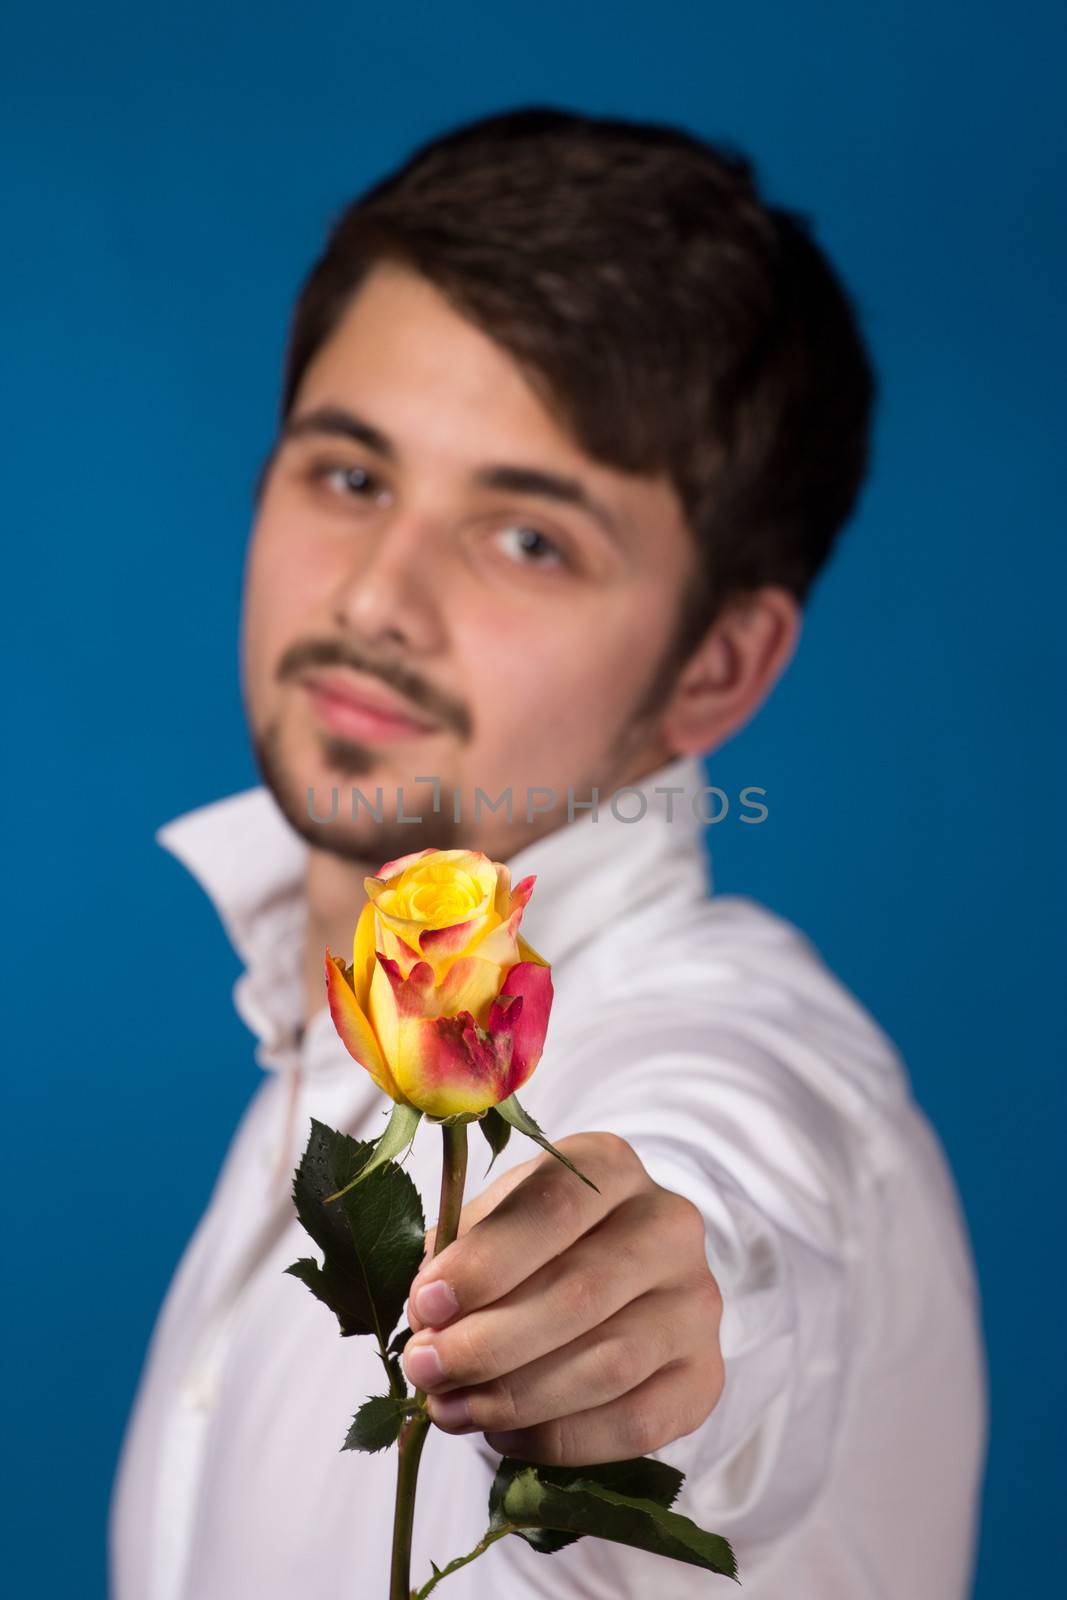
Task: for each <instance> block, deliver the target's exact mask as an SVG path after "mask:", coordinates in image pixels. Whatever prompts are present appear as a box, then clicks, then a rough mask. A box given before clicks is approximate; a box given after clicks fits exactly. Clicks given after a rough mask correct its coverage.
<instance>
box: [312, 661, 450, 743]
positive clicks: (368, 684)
mask: <svg viewBox="0 0 1067 1600" xmlns="http://www.w3.org/2000/svg"><path fill="white" fill-rule="evenodd" d="M300 681H301V684H302V686H303V688H304V689H305V691H306V692H307V695H308V698H309V700H310V702H311V706H312V709H313V711H314V713H315V716H316V717H317V719H318V720H319V721H320V722H322V723H324V724H326V726H327V727H329V728H331V729H332V730H333V731H334V732H335V733H343V734H348V735H349V736H350V737H351V738H356V739H363V740H366V741H368V742H370V743H374V744H392V743H397V742H399V741H401V740H404V739H413V738H419V737H423V736H425V735H426V734H428V733H436V732H437V729H438V726H439V724H437V723H435V722H431V721H430V720H429V719H428V718H426V717H423V716H421V715H420V714H419V713H417V712H414V711H412V710H410V709H409V708H408V706H407V704H406V702H405V701H403V700H401V699H399V697H398V696H396V695H394V694H392V692H391V691H390V690H387V689H385V688H384V687H382V686H381V685H380V684H378V683H376V682H374V681H373V680H372V679H370V678H363V677H361V676H359V675H358V674H357V673H351V672H346V671H340V670H332V671H329V672H327V671H321V672H313V673H308V674H307V675H306V676H305V677H303V678H302V679H301V680H300Z"/></svg>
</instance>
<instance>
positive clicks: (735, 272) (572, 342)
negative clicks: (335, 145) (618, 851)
mask: <svg viewBox="0 0 1067 1600" xmlns="http://www.w3.org/2000/svg"><path fill="white" fill-rule="evenodd" d="M385 259H391V260H396V261H400V262H402V263H403V264H405V265H408V266H411V267H413V268H414V269H415V270H417V271H418V272H419V273H421V274H422V275H423V276H425V277H426V278H428V279H429V280H431V281H432V282H433V284H434V285H435V286H436V287H437V289H438V290H439V291H440V292H441V293H443V294H444V295H445V297H446V298H447V299H448V300H449V302H450V303H451V304H452V305H453V306H454V308H455V309H456V310H457V312H459V313H460V314H461V315H463V316H464V317H466V318H467V319H468V320H469V321H470V322H472V323H474V324H475V325H476V326H478V327H479V328H480V329H481V330H482V331H483V332H484V333H485V334H487V335H488V336H489V337H490V338H492V339H493V340H494V341H495V342H496V343H497V344H499V345H500V346H501V347H502V348H503V349H505V350H506V351H507V352H508V353H509V354H510V355H511V356H512V357H513V358H514V359H515V360H516V362H517V363H518V364H519V365H520V367H521V368H522V370H523V373H524V376H525V377H526V379H527V381H528V382H529V383H530V384H531V386H532V387H533V388H534V390H535V392H536V393H537V394H538V397H539V398H540V400H541V401H542V403H543V404H544V405H545V406H546V407H547V409H548V410H549V411H550V413H551V414H552V415H553V417H554V418H555V420H556V421H557V422H558V423H559V424H560V425H561V426H562V427H563V428H564V429H565V431H566V432H567V433H568V434H569V436H570V437H572V438H573V439H575V440H576V442H577V443H578V444H579V446H580V447H581V448H582V449H583V450H584V451H585V452H586V454H588V455H589V456H591V457H593V458H594V459H595V460H597V461H599V462H601V463H603V464H604V465H606V466H609V467H613V468H616V469H618V470H621V471H624V472H633V473H640V474H648V475H653V476H654V475H659V474H662V473H665V474H667V475H668V478H669V480H670V481H671V482H672V483H673V485H674V488H675V491H676V493H677V494H678V497H679V499H680V501H681V503H682V505H683V507H684V510H685V512H686V515H687V518H688V521H689V524H690V527H691V529H692V531H693V534H694V538H695V541H696V547H697V552H698V566H697V570H698V573H699V581H698V583H697V584H695V585H694V586H693V589H692V591H691V592H690V593H689V594H687V596H686V597H685V605H684V607H683V610H684V613H685V617H684V620H683V624H682V627H681V630H680V635H681V636H680V637H679V639H678V645H679V646H680V657H681V659H685V656H686V655H687V654H688V651H689V649H690V647H691V646H693V645H695V644H696V642H697V640H698V639H699V638H700V637H701V635H702V634H703V632H704V630H705V629H706V628H707V627H708V626H709V625H710V623H711V621H712V619H713V617H714V616H715V615H716V614H717V613H718V611H719V609H720V608H721V607H722V606H723V605H724V604H725V603H726V601H728V600H729V599H730V598H731V597H734V596H735V595H737V594H739V593H742V592H744V591H746V590H751V589H754V588H757V587H759V586H760V585H762V584H781V585H783V586H784V587H785V588H787V589H789V590H790V591H791V592H792V593H793V594H794V595H796V597H797V598H798V599H799V600H803V599H804V598H805V596H806V594H807V592H808V589H809V587H810V585H811V583H812V581H813V579H814V578H815V576H816V574H817V573H818V571H819V569H820V567H821V566H822V565H823V563H824V562H825V561H826V559H827V557H828V555H829V553H830V550H831V548H832V546H833V543H834V540H835V537H836V535H837V533H838V531H839V530H840V528H841V526H842V524H843V523H844V522H845V521H846V519H847V518H848V516H849V514H850V512H851V511H852V508H853V506H854V503H855V500H856V497H857V495H858V493H859V489H860V485H861V483H862V481H863V477H864V473H865V471H866V467H867V462H868V452H869V429H870V417H871V410H872V405H873V399H874V388H875V383H874V376H873V373H872V370H871V366H870V362H869V359H868V355H867V352H866V350H865V347H864V343H863V340H862V338H861V336H860V333H859V330H858V328H857V324H856V318H855V314H854V311H853V308H852V305H851V303H850V300H849V297H848V295H847V293H846V291H845V289H844V288H843V286H842V284H841V282H840V281H839V279H838V278H837V276H836V275H835V273H834V271H833V269H832V267H831V266H830V264H829V262H828V261H827V259H826V257H825V255H824V254H823V253H822V251H821V250H820V248H819V247H818V245H816V244H815V243H814V241H813V239H812V237H811V234H810V231H809V223H808V222H807V220H806V219H805V218H804V217H802V216H800V215H798V214H796V213H794V212H789V211H785V210H782V209H780V208H778V207H775V206H770V205H767V204H766V203H765V202H764V201H763V200H762V199H761V198H760V196H759V194H758V193H757V189H756V184H755V178H754V174H753V170H752V166H751V164H750V163H749V161H747V160H746V159H745V158H744V157H743V156H741V155H740V154H738V153H736V152H734V151H728V150H726V149H724V148H721V147H718V146H715V145H711V144H708V143H706V142H704V141H703V140H701V139H698V138H696V137H695V136H694V135H692V134H690V133H688V132H686V131H684V130H682V129H679V128H676V127H673V126H670V125H666V124H662V123H649V122H637V121H630V120H622V119H618V118H604V117H592V116H585V115H582V114H579V113H575V112H570V111H564V110H558V109H555V108H553V107H547V106H531V107H526V108H522V109H518V110H512V111H506V112H503V113H500V114H496V115H491V116H488V117H484V118H482V119H480V120H477V121H474V122H470V123H466V124H464V125H462V126H460V127H457V128H455V129H453V130H451V131H449V132H447V133H445V134H444V135H442V136H440V137H438V138H435V139H431V140H430V141H428V142H427V143H425V144H423V145H422V146H420V147H419V148H418V149H416V150H415V152H414V153H413V154H412V155H411V156H410V157H409V158H408V160H407V161H406V162H405V163H404V164H403V165H402V166H401V167H400V168H399V169H397V170H396V171H395V172H394V173H392V174H390V175H389V176H387V177H386V178H384V179H382V180H381V181H380V182H378V183H377V184H375V185H374V186H373V187H372V188H370V189H369V190H367V191H365V192H364V193H363V194H362V195H361V196H360V197H358V198H357V199H356V200H354V201H353V202H352V203H351V204H350V205H348V206H347V207H346V208H345V209H344V210H343V211H342V212H341V214H340V216H339V217H338V218H337V220H336V221H335V223H334V225H333V227H332V230H331V232H330V234H329V238H328V241H327V243H326V247H325V249H324V251H323V253H322V255H321V256H320V258H319V260H318V261H317V262H316V264H315V266H314V267H313V268H312V270H311V273H310V274H309V276H308V278H307V279H306V281H305V283H304V285H303V287H302V289H301V291H300V295H299V298H298V300H297V303H296V307H295V310H294V313H293V319H292V323H291V328H290V335H289V342H288V348H287V353H286V363H285V377H284V390H283V395H282V405H281V412H282V418H283V420H284V419H285V418H286V417H287V416H288V414H289V411H290V408H291V406H292V404H293V400H294V398H295V396H296V393H297V390H298V388H299V385H300V381H301V378H302V377H303V374H304V372H305V371H306V369H307V367H308V364H309V362H310V361H311V360H312V358H313V357H314V356H315V354H316V352H317V351H318V350H319V348H320V346H321V345H322V344H323V343H324V342H325V341H326V340H327V339H328V338H329V337H330V334H331V333H332V331H333V330H334V329H335V327H336V326H337V324H338V322H339V320H340V318H341V317H342V315H343V313H344V311H345V309H346V307H347V305H348V303H349V301H350V298H351V296H352V294H353V291H354V290H355V289H356V288H357V287H358V286H359V284H360V282H361V281H362V279H363V278H364V276H365V275H366V274H367V272H368V271H369V270H370V268H371V267H373V266H374V264H375V263H376V262H378V261H380V260H385Z"/></svg>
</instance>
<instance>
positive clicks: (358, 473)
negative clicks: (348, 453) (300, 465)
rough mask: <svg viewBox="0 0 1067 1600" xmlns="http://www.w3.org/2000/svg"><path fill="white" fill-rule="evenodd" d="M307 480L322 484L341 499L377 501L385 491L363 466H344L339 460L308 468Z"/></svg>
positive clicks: (320, 463)
mask: <svg viewBox="0 0 1067 1600" xmlns="http://www.w3.org/2000/svg"><path fill="white" fill-rule="evenodd" d="M307 477H308V480H309V482H311V483H314V484H322V485H324V486H325V487H326V488H327V489H328V490H329V491H330V493H331V494H335V495H338V496H339V497H340V498H341V499H342V500H352V499H355V500H374V501H375V502H379V501H380V500H381V497H382V495H383V494H384V493H385V492H386V491H385V489H384V488H383V486H382V485H381V484H380V483H379V482H378V479H377V478H375V477H372V475H371V474H370V473H369V472H367V471H366V469H365V468H364V467H355V466H346V465H345V464H344V463H343V462H339V461H323V462H319V463H317V464H315V465H312V466H311V467H310V468H309V469H308V473H307Z"/></svg>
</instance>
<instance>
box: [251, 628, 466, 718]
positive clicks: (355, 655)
mask: <svg viewBox="0 0 1067 1600" xmlns="http://www.w3.org/2000/svg"><path fill="white" fill-rule="evenodd" d="M308 667H348V668H349V670H350V671H352V672H361V673H363V674H364V675H365V676H366V677H368V678H377V679H378V681H379V682H380V683H384V684H385V685H386V686H387V687H388V688H390V689H393V690H395V691H396V693H397V694H399V695H402V696H403V698H404V699H405V700H409V701H410V702H411V704H412V705H413V706H414V707H415V708H416V709H417V710H419V711H424V712H425V713H426V715H427V716H428V717H430V718H431V719H432V720H433V721H434V722H440V723H441V724H442V725H443V726H444V727H446V728H452V729H454V731H455V732H456V733H458V734H459V736H460V738H461V739H464V740H469V739H470V737H471V733H472V723H471V716H470V712H469V711H468V710H467V708H466V706H464V705H462V704H461V703H460V702H459V701H458V700H453V699H452V697H451V695H445V694H441V693H440V692H439V691H438V690H436V689H434V688H433V687H432V685H430V684H426V683H424V682H423V680H422V679H421V678H419V677H416V675H415V674H414V673H412V672H409V671H408V670H407V668H406V667H402V666H400V665H399V664H398V663H395V662H393V663H379V662H375V661H371V660H370V659H369V657H367V656H365V655H363V654H362V653H361V652H360V651H359V650H357V649H355V648H354V646H352V645H351V644H348V643H344V644H342V643H341V642H340V641H339V640H333V639H305V640H298V641H297V643H296V644H291V645H290V646H289V648H288V649H287V650H286V651H285V652H284V653H283V655H282V658H281V660H280V661H279V662H278V669H277V672H276V674H275V676H276V677H277V678H278V680H279V681H280V682H282V683H284V682H285V681H286V679H288V678H294V677H298V676H299V675H300V673H302V672H304V671H306V670H307V668H308Z"/></svg>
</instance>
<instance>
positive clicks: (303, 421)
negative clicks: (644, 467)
mask: <svg viewBox="0 0 1067 1600" xmlns="http://www.w3.org/2000/svg"><path fill="white" fill-rule="evenodd" d="M314 434H326V435H328V436H332V437H334V438H342V439H352V440H354V441H355V442H356V443H357V444H362V445H365V446H366V448H367V449H368V450H373V451H374V452H375V453H376V454H377V455H379V456H381V458H382V460H383V461H389V462H392V463H394V464H395V463H398V462H399V460H400V452H399V451H398V450H397V448H396V445H395V444H394V443H393V441H392V440H391V439H390V438H389V437H388V435H387V434H384V433H382V431H381V429H380V428H376V427H375V426H374V424H373V423H370V422H367V421H366V420H365V419H364V418H363V417H358V416H356V414H355V413H354V412H352V411H348V410H346V409H344V408H342V407H341V406H333V405H324V406H318V407H317V408H316V409H315V410H314V411H308V412H305V414H304V415H303V416H302V417H294V418H292V419H290V420H289V421H288V422H286V423H285V425H284V427H283V428H282V431H281V435H280V437H279V441H278V443H279V447H280V446H281V445H282V444H285V443H287V442H288V441H289V440H290V439H300V438H305V437H307V436H308V435H314ZM471 481H472V483H473V484H474V485H475V486H476V487H477V488H480V489H499V490H503V491H504V492H505V493H510V494H521V495H532V496H536V497H537V498H539V499H542V500H553V501H555V502H557V503H558V504H560V505H567V506H573V507H574V508H575V509H576V510H578V511H584V512H585V513H586V515H587V516H589V517H592V519H593V520H594V522H597V523H599V525H600V527H601V528H603V530H604V532H605V533H606V534H607V535H608V537H609V538H610V539H611V540H612V541H613V543H615V544H618V545H621V543H622V537H621V534H620V531H619V525H618V520H617V518H616V516H615V514H614V513H613V512H612V511H611V510H610V509H609V507H608V506H606V505H605V504H604V502H603V501H602V500H598V499H597V498H596V497H595V496H594V495H591V494H590V493H589V490H588V489H587V488H586V486H585V484H584V483H582V481H581V479H580V478H572V477H567V476H565V475H564V474H562V473H558V472H549V471H547V470H545V469H544V468H542V467H531V466H520V465H511V464H507V463H503V462H493V463H489V464H488V465H486V466H483V467H479V468H478V470H477V471H476V472H475V473H474V474H473V476H472V479H471Z"/></svg>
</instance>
